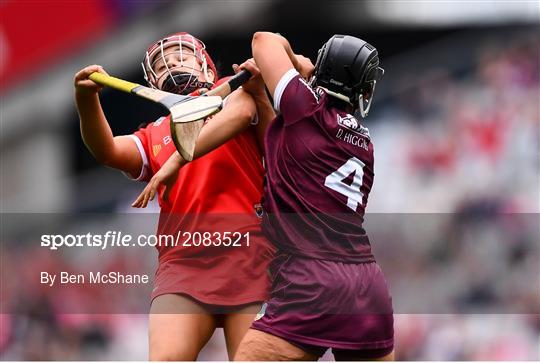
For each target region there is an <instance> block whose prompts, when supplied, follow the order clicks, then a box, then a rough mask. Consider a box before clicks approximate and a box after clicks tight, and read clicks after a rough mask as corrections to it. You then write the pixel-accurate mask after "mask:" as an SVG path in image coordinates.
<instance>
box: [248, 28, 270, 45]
mask: <svg viewBox="0 0 540 363" xmlns="http://www.w3.org/2000/svg"><path fill="white" fill-rule="evenodd" d="M272 35H275V34H274V33H270V32H260V31H259V32H255V34H253V38H252V39H251V47H252V48H253V47H255V46H256V45H257V44H258V43H260V42H261V41H262V40H264V39H265V38H267V37H268V36H272Z"/></svg>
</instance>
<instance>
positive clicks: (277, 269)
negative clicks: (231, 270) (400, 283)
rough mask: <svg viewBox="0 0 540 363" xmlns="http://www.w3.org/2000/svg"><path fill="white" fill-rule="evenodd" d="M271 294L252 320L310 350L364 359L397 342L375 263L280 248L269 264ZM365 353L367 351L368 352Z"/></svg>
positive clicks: (259, 327) (256, 325) (383, 282)
mask: <svg viewBox="0 0 540 363" xmlns="http://www.w3.org/2000/svg"><path fill="white" fill-rule="evenodd" d="M269 272H270V275H271V279H272V289H271V298H270V300H268V301H267V302H266V303H265V304H264V305H263V308H262V309H261V312H260V313H259V314H258V315H257V317H256V318H255V321H254V322H253V324H252V328H253V329H257V330H260V331H263V332H266V333H269V334H272V335H275V336H277V337H280V338H283V339H285V340H287V341H288V342H290V343H291V344H294V345H296V346H298V347H300V348H302V349H303V350H305V351H307V352H308V353H312V354H315V355H317V356H321V355H322V354H324V352H325V351H326V349H328V348H333V351H334V354H336V353H340V354H342V355H344V356H347V355H348V356H351V357H352V356H355V357H362V356H364V357H365V358H366V359H369V358H379V357H382V356H384V355H387V354H389V353H390V352H391V351H392V350H393V347H394V318H393V311H392V299H391V297H390V294H389V292H388V287H387V284H386V280H385V279H384V276H383V274H382V272H381V269H380V268H379V266H378V265H377V263H375V262H373V263H360V264H355V263H343V262H334V261H326V260H316V259H311V258H304V257H300V256H292V255H288V254H279V255H277V256H276V257H275V259H274V260H273V261H272V263H271V264H270V269H269ZM364 353H365V354H364Z"/></svg>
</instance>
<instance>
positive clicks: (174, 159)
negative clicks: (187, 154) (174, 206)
mask: <svg viewBox="0 0 540 363" xmlns="http://www.w3.org/2000/svg"><path fill="white" fill-rule="evenodd" d="M255 112H256V108H255V102H254V101H253V98H252V97H251V96H250V95H249V94H248V93H247V92H245V91H243V90H242V89H238V90H236V91H234V92H233V93H231V94H230V95H229V97H228V98H227V103H226V104H225V106H224V107H223V110H222V111H221V112H219V113H217V114H216V115H215V116H214V117H213V118H212V121H210V122H208V123H207V124H206V125H205V126H204V127H203V128H202V129H201V133H200V134H199V137H198V138H197V143H196V144H195V151H194V153H193V160H195V159H197V158H200V157H201V156H203V155H206V154H207V153H209V152H210V151H212V150H214V149H215V148H217V147H218V146H220V145H223V144H224V143H225V142H227V141H228V140H230V139H231V138H233V137H234V136H236V135H238V134H239V133H241V132H242V131H244V130H245V129H246V128H247V127H249V125H250V123H251V121H252V120H253V118H254V117H255ZM186 163H187V162H186V160H184V158H182V156H181V155H180V153H178V151H176V152H174V153H173V154H172V155H171V156H170V157H169V159H168V160H167V161H166V162H165V164H163V166H162V167H161V168H160V169H159V171H158V172H157V173H156V174H155V175H154V176H153V177H152V179H151V180H150V181H149V182H148V184H147V185H146V187H145V188H144V190H143V191H142V192H141V194H139V196H138V197H137V199H136V200H135V202H133V204H132V205H131V206H132V207H135V208H145V207H146V206H147V205H148V202H149V201H151V200H153V199H154V197H155V196H156V193H157V192H158V188H159V187H160V186H161V185H163V186H164V187H165V188H164V190H163V195H162V197H163V199H164V200H167V199H168V196H169V193H170V191H171V189H172V187H173V185H174V183H175V182H176V179H177V178H178V172H179V171H180V168H181V167H182V166H183V165H185V164H186Z"/></svg>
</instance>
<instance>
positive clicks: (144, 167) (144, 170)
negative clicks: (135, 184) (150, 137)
mask: <svg viewBox="0 0 540 363" xmlns="http://www.w3.org/2000/svg"><path fill="white" fill-rule="evenodd" d="M129 136H130V137H131V138H132V139H133V141H135V144H136V145H137V149H138V150H139V154H141V158H142V161H143V165H142V168H141V173H140V174H139V176H138V177H137V178H136V179H134V180H137V181H138V180H142V179H143V178H144V177H145V176H146V174H147V171H148V168H149V165H148V158H147V157H146V153H145V152H144V148H143V145H142V142H141V140H140V139H139V138H138V137H137V136H136V135H129ZM124 174H125V175H126V176H128V177H129V178H130V179H133V178H132V177H131V175H129V174H128V173H124Z"/></svg>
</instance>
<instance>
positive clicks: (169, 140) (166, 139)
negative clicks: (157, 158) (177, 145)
mask: <svg viewBox="0 0 540 363" xmlns="http://www.w3.org/2000/svg"><path fill="white" fill-rule="evenodd" d="M171 142H172V138H171V137H170V136H169V135H167V136H165V137H163V145H167V144H170V143H171Z"/></svg>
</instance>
